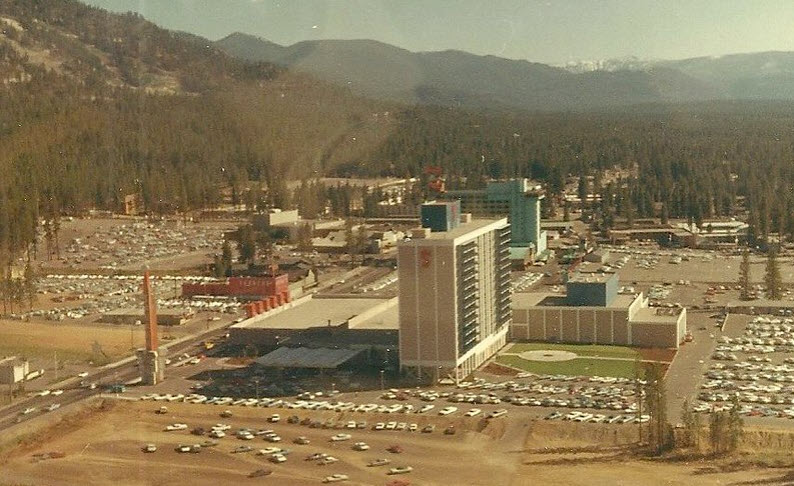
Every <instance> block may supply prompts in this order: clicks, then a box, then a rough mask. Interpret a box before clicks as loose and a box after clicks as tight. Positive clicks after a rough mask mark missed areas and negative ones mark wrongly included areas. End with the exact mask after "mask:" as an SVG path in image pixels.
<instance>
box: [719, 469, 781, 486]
mask: <svg viewBox="0 0 794 486" xmlns="http://www.w3.org/2000/svg"><path fill="white" fill-rule="evenodd" d="M730 484H731V485H733V486H764V485H767V484H794V471H788V472H787V473H785V474H783V475H782V476H779V477H773V478H765V479H753V480H749V481H737V482H735V483H730Z"/></svg>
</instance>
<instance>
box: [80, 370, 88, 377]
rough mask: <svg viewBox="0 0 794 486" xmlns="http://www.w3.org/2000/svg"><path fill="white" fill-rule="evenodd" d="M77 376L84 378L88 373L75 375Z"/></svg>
mask: <svg viewBox="0 0 794 486" xmlns="http://www.w3.org/2000/svg"><path fill="white" fill-rule="evenodd" d="M77 376H79V377H80V378H85V377H86V376H88V372H87V371H83V372H82V373H77Z"/></svg>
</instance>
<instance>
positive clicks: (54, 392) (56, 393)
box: [51, 390, 63, 397]
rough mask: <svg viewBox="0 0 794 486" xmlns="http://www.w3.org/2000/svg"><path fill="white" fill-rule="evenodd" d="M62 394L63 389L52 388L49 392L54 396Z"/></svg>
mask: <svg viewBox="0 0 794 486" xmlns="http://www.w3.org/2000/svg"><path fill="white" fill-rule="evenodd" d="M62 394H63V390H53V391H52V393H51V395H53V396H56V397H57V396H58V395H62Z"/></svg>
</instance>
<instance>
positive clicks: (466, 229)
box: [411, 218, 507, 241]
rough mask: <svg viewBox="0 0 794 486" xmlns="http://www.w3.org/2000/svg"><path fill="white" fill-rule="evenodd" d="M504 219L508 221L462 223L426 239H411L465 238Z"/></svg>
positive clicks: (436, 232) (434, 232) (431, 234)
mask: <svg viewBox="0 0 794 486" xmlns="http://www.w3.org/2000/svg"><path fill="white" fill-rule="evenodd" d="M502 219H504V220H507V218H500V219H496V218H493V219H472V220H471V221H470V222H468V223H461V224H460V225H458V226H457V227H455V228H452V229H451V230H449V231H431V232H430V234H429V235H428V236H427V237H426V238H411V240H419V241H421V240H452V239H455V238H459V237H461V236H465V235H466V234H468V233H471V232H473V231H477V230H481V229H483V228H485V227H487V226H489V225H491V224H494V223H497V222H499V221H501V220H502Z"/></svg>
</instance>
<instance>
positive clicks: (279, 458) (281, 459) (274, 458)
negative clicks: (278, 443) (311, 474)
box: [268, 454, 287, 464]
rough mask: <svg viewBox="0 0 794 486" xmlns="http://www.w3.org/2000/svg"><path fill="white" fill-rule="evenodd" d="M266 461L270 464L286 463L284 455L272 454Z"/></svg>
mask: <svg viewBox="0 0 794 486" xmlns="http://www.w3.org/2000/svg"><path fill="white" fill-rule="evenodd" d="M268 460H269V461H270V462H274V463H276V464H280V463H282V462H287V456H285V455H284V454H273V455H272V456H270V459H268Z"/></svg>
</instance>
